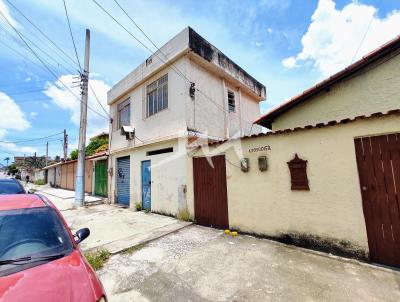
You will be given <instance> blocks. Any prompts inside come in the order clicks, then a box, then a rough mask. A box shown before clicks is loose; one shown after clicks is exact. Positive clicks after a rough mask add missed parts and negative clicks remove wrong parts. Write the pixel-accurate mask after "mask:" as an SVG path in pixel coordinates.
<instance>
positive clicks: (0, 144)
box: [0, 142, 37, 154]
mask: <svg viewBox="0 0 400 302" xmlns="http://www.w3.org/2000/svg"><path fill="white" fill-rule="evenodd" d="M0 148H1V149H6V150H7V151H11V152H17V153H21V154H22V153H27V154H33V153H35V152H37V149H35V148H32V147H20V146H17V145H16V144H14V143H3V142H0Z"/></svg>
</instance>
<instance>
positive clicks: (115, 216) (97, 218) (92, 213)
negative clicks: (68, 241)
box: [26, 184, 191, 254]
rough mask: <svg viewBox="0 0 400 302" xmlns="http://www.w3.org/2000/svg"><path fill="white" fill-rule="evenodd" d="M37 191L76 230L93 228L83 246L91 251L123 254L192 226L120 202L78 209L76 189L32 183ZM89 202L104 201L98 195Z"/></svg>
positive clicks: (188, 223)
mask: <svg viewBox="0 0 400 302" xmlns="http://www.w3.org/2000/svg"><path fill="white" fill-rule="evenodd" d="M29 188H34V189H36V190H37V193H40V194H43V195H45V196H46V197H48V198H49V199H50V200H51V201H52V202H53V203H54V205H55V206H56V207H57V208H58V209H59V210H60V211H61V213H62V214H63V216H64V218H65V219H66V221H67V223H68V225H69V226H70V228H71V229H72V231H73V232H76V231H77V230H79V229H80V228H85V227H86V228H89V229H90V236H89V238H87V239H86V240H85V241H83V242H82V243H81V244H80V246H81V248H82V250H84V251H89V250H93V249H99V248H103V249H106V250H108V251H109V252H110V253H112V254H115V253H119V252H121V251H123V250H125V249H128V248H130V247H133V246H136V245H139V244H142V243H145V242H149V241H151V240H154V239H157V238H160V237H162V236H165V235H167V234H170V233H172V232H175V231H177V230H180V229H181V228H184V227H186V226H188V225H190V224H191V223H190V222H184V221H179V220H177V219H175V218H171V217H167V216H162V215H157V214H153V213H145V212H136V211H135V210H133V209H125V208H121V207H118V206H116V205H110V204H97V205H91V206H90V207H81V208H79V209H75V208H74V198H75V192H74V191H69V190H63V189H56V188H51V187H50V186H46V185H45V186H35V185H33V184H28V185H27V186H26V189H29ZM85 200H86V201H89V202H90V201H92V202H93V201H96V200H101V198H97V197H94V196H88V195H86V197H85Z"/></svg>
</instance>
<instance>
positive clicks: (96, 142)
mask: <svg viewBox="0 0 400 302" xmlns="http://www.w3.org/2000/svg"><path fill="white" fill-rule="evenodd" d="M104 145H107V146H108V138H94V139H91V140H90V143H89V144H88V145H87V147H86V156H90V155H93V154H94V153H95V152H96V150H97V149H98V148H99V147H101V146H104Z"/></svg>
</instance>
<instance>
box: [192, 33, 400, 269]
mask: <svg viewBox="0 0 400 302" xmlns="http://www.w3.org/2000/svg"><path fill="white" fill-rule="evenodd" d="M399 70H400V37H398V38H397V39H394V40H392V41H390V42H389V43H387V44H385V45H383V46H382V47H380V48H378V49H376V50H375V51H373V52H372V53H370V54H368V55H366V56H364V57H363V58H362V59H361V60H359V61H357V62H355V63H354V64H351V65H350V66H348V67H347V68H345V69H343V70H342V71H340V72H338V73H336V74H334V75H332V76H331V77H329V78H328V79H326V80H324V81H322V82H321V83H318V84H317V85H315V86H314V87H311V88H310V89H308V90H306V91H304V92H303V93H301V94H300V95H298V96H295V97H294V98H292V99H290V100H289V101H287V102H285V103H283V104H282V105H280V106H278V107H277V108H275V109H273V110H271V111H270V112H268V113H267V114H265V115H264V116H262V117H261V118H259V119H257V120H256V123H257V124H259V125H262V126H265V127H268V128H270V129H272V130H273V131H271V132H267V133H260V134H258V135H252V136H245V137H243V138H240V139H233V140H228V141H226V142H214V143H210V144H209V145H207V146H206V147H207V148H202V149H199V150H198V151H197V152H196V153H194V155H193V160H192V161H188V163H189V169H188V173H187V175H188V179H187V184H188V186H187V204H188V208H189V212H190V213H191V214H192V215H193V217H194V218H195V219H196V221H197V222H198V223H200V224H203V225H207V226H217V227H221V228H232V229H237V230H240V231H244V232H249V233H255V234H260V235H263V236H266V237H269V238H274V239H277V240H280V241H283V242H289V243H296V244H299V245H302V246H305V247H311V248H316V249H322V250H325V251H329V252H331V253H336V254H346V255H350V256H352V257H358V258H364V259H369V260H370V261H372V262H378V263H381V264H385V265H391V266H397V267H400V210H399V209H400V190H399V184H400V85H399V80H400V78H399ZM210 162H211V163H212V164H209V163H210ZM190 163H192V164H191V165H190Z"/></svg>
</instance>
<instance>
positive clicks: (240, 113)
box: [238, 87, 244, 137]
mask: <svg viewBox="0 0 400 302" xmlns="http://www.w3.org/2000/svg"><path fill="white" fill-rule="evenodd" d="M238 95H239V100H238V101H239V127H240V137H242V136H243V133H244V131H243V124H242V89H241V88H240V87H239V88H238Z"/></svg>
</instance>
